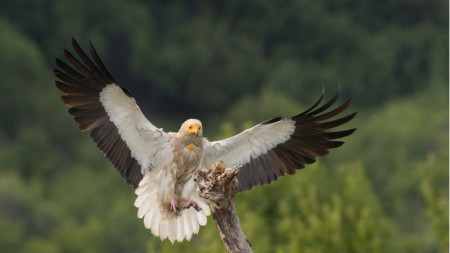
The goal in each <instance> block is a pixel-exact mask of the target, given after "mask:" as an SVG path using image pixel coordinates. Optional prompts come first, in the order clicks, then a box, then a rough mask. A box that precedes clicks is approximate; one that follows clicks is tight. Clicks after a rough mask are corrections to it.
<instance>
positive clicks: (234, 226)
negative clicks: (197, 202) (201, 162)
mask: <svg viewBox="0 0 450 253" xmlns="http://www.w3.org/2000/svg"><path fill="white" fill-rule="evenodd" d="M213 168H214V170H209V169H207V168H203V169H202V170H199V171H197V172H196V173H195V174H194V181H196V182H197V184H198V194H199V196H200V197H202V198H205V199H208V200H209V201H210V203H211V212H212V217H213V220H214V223H215V225H216V228H217V232H219V235H220V239H221V240H222V242H223V244H224V246H225V248H226V249H227V251H228V252H230V253H237V252H253V251H252V248H251V245H250V243H249V242H248V240H247V238H246V237H245V235H244V232H242V229H241V226H240V225H239V218H238V216H237V214H236V209H235V205H234V201H235V199H236V194H237V192H238V186H239V185H238V180H237V179H236V175H237V174H238V173H239V171H240V170H241V168H242V167H241V166H234V167H232V168H227V169H225V164H224V163H223V162H218V163H216V164H214V165H213Z"/></svg>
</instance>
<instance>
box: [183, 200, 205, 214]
mask: <svg viewBox="0 0 450 253" xmlns="http://www.w3.org/2000/svg"><path fill="white" fill-rule="evenodd" d="M185 200H186V201H187V202H189V205H188V206H187V207H186V208H189V207H191V206H192V207H194V208H195V210H196V211H197V212H198V211H200V210H202V208H201V207H200V206H199V205H198V204H197V202H195V201H193V200H192V199H190V198H185Z"/></svg>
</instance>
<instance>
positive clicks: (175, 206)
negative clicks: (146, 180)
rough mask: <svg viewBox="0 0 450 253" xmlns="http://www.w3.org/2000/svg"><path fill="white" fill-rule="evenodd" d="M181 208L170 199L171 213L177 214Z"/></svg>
mask: <svg viewBox="0 0 450 253" xmlns="http://www.w3.org/2000/svg"><path fill="white" fill-rule="evenodd" d="M178 210H180V208H178V205H177V201H176V200H175V199H174V198H173V197H172V196H171V197H170V211H171V212H173V213H176V212H177V211H178Z"/></svg>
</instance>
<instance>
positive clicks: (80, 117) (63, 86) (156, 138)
mask: <svg viewBox="0 0 450 253" xmlns="http://www.w3.org/2000/svg"><path fill="white" fill-rule="evenodd" d="M72 45H73V47H74V49H75V52H76V54H77V55H78V57H79V59H81V61H80V60H78V59H77V58H75V57H74V56H73V55H72V54H71V53H70V52H69V51H67V50H64V57H65V58H66V59H67V60H68V61H69V62H70V64H71V65H72V66H73V67H71V66H69V65H68V64H66V63H64V62H63V61H61V60H59V59H56V64H57V65H58V67H59V68H60V69H61V70H57V69H55V75H56V77H58V78H59V79H60V80H61V81H62V82H60V81H56V86H57V87H58V89H60V90H62V91H63V92H64V93H65V94H66V95H64V96H62V97H61V98H62V101H63V102H64V103H65V104H66V105H68V106H70V109H69V113H70V114H71V115H73V116H74V119H75V121H76V122H77V123H78V127H79V128H80V129H81V130H83V131H84V130H92V131H91V138H92V139H93V140H94V142H95V143H96V144H97V147H98V148H99V149H100V150H101V151H102V153H103V154H104V155H105V156H106V157H108V159H109V160H110V162H111V163H112V164H113V165H114V166H115V167H116V169H117V170H118V171H119V173H120V174H121V175H122V177H123V178H124V179H125V180H126V181H127V183H128V184H130V185H133V186H134V187H135V188H136V187H137V186H138V185H139V182H140V181H141V179H142V177H143V174H144V173H145V172H146V170H150V169H152V168H153V167H157V166H158V165H159V163H160V162H161V161H162V160H164V159H166V156H167V154H168V153H169V152H170V147H169V142H170V141H169V140H170V138H171V135H170V134H168V133H165V132H163V131H162V129H159V128H156V127H155V126H154V125H153V124H152V123H150V122H149V121H148V120H147V119H146V118H145V116H144V115H143V114H142V112H141V110H140V109H139V107H138V105H137V104H136V101H135V99H134V98H133V97H132V96H131V94H130V93H129V92H128V91H127V90H125V89H124V88H122V87H120V86H119V85H117V84H116V82H115V81H114V79H113V78H112V76H111V74H110V73H109V72H108V70H107V69H106V67H105V66H104V64H103V63H102V61H101V60H100V57H99V56H98V54H97V52H96V51H95V49H94V47H93V46H92V44H91V43H89V50H90V53H91V55H92V57H93V59H94V62H95V63H94V62H93V61H92V60H91V59H90V58H89V57H88V56H87V55H86V54H85V53H84V52H83V50H82V49H81V48H80V46H79V45H78V43H77V42H76V41H75V40H74V39H72Z"/></svg>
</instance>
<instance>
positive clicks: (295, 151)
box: [202, 91, 356, 191]
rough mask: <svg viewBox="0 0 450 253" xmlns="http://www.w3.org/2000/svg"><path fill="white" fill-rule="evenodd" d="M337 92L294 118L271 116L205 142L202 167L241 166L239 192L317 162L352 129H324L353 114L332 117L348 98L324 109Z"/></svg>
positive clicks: (345, 104)
mask: <svg viewBox="0 0 450 253" xmlns="http://www.w3.org/2000/svg"><path fill="white" fill-rule="evenodd" d="M339 93H340V92H339V91H338V93H337V94H336V96H334V97H333V98H332V99H331V100H330V101H329V102H328V103H326V104H325V105H323V106H321V107H320V108H316V107H317V106H318V105H319V103H320V102H321V100H322V98H323V91H322V96H321V97H320V98H319V100H318V101H317V102H316V103H315V104H314V105H313V106H311V107H310V108H309V109H308V110H306V111H305V112H303V113H300V114H298V115H296V116H294V117H291V118H286V119H282V118H281V117H278V118H274V119H271V120H267V121H265V122H262V123H260V124H258V125H256V126H254V127H252V128H249V129H247V130H245V131H243V132H241V133H239V134H237V135H235V136H233V137H230V138H228V139H224V140H221V141H214V142H208V141H206V142H205V145H204V157H203V164H202V166H203V167H210V166H211V165H212V164H213V163H216V162H218V161H223V162H224V163H225V164H226V165H227V166H235V165H243V168H242V170H241V172H240V173H239V174H238V175H237V179H238V181H239V191H244V190H249V189H251V188H252V187H253V186H255V185H264V184H268V183H270V182H272V181H274V180H276V179H277V178H278V177H280V176H283V175H284V174H294V173H295V171H296V170H298V169H302V168H304V167H305V164H311V163H314V162H315V161H316V157H321V156H325V155H327V154H328V152H329V151H328V149H331V148H337V147H339V146H341V145H342V144H343V143H344V142H342V141H335V139H339V138H342V137H345V136H347V135H350V134H351V133H353V132H354V131H355V129H350V130H344V131H336V132H326V130H328V129H331V128H334V127H337V126H340V125H342V124H344V123H346V122H348V121H349V120H351V119H352V118H353V117H354V116H355V114H356V113H352V114H350V115H347V116H345V117H342V118H339V119H336V120H332V121H328V122H323V121H324V120H328V119H331V118H332V117H334V116H336V115H337V114H339V113H340V112H342V111H343V110H345V109H346V108H347V107H348V106H349V104H350V102H351V99H350V100H348V101H347V102H345V103H344V104H342V105H341V106H339V107H337V108H336V109H334V110H331V111H329V112H327V113H323V112H324V111H325V110H327V109H328V108H329V107H330V106H331V105H332V104H333V103H334V102H336V100H337V98H338V97H339Z"/></svg>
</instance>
